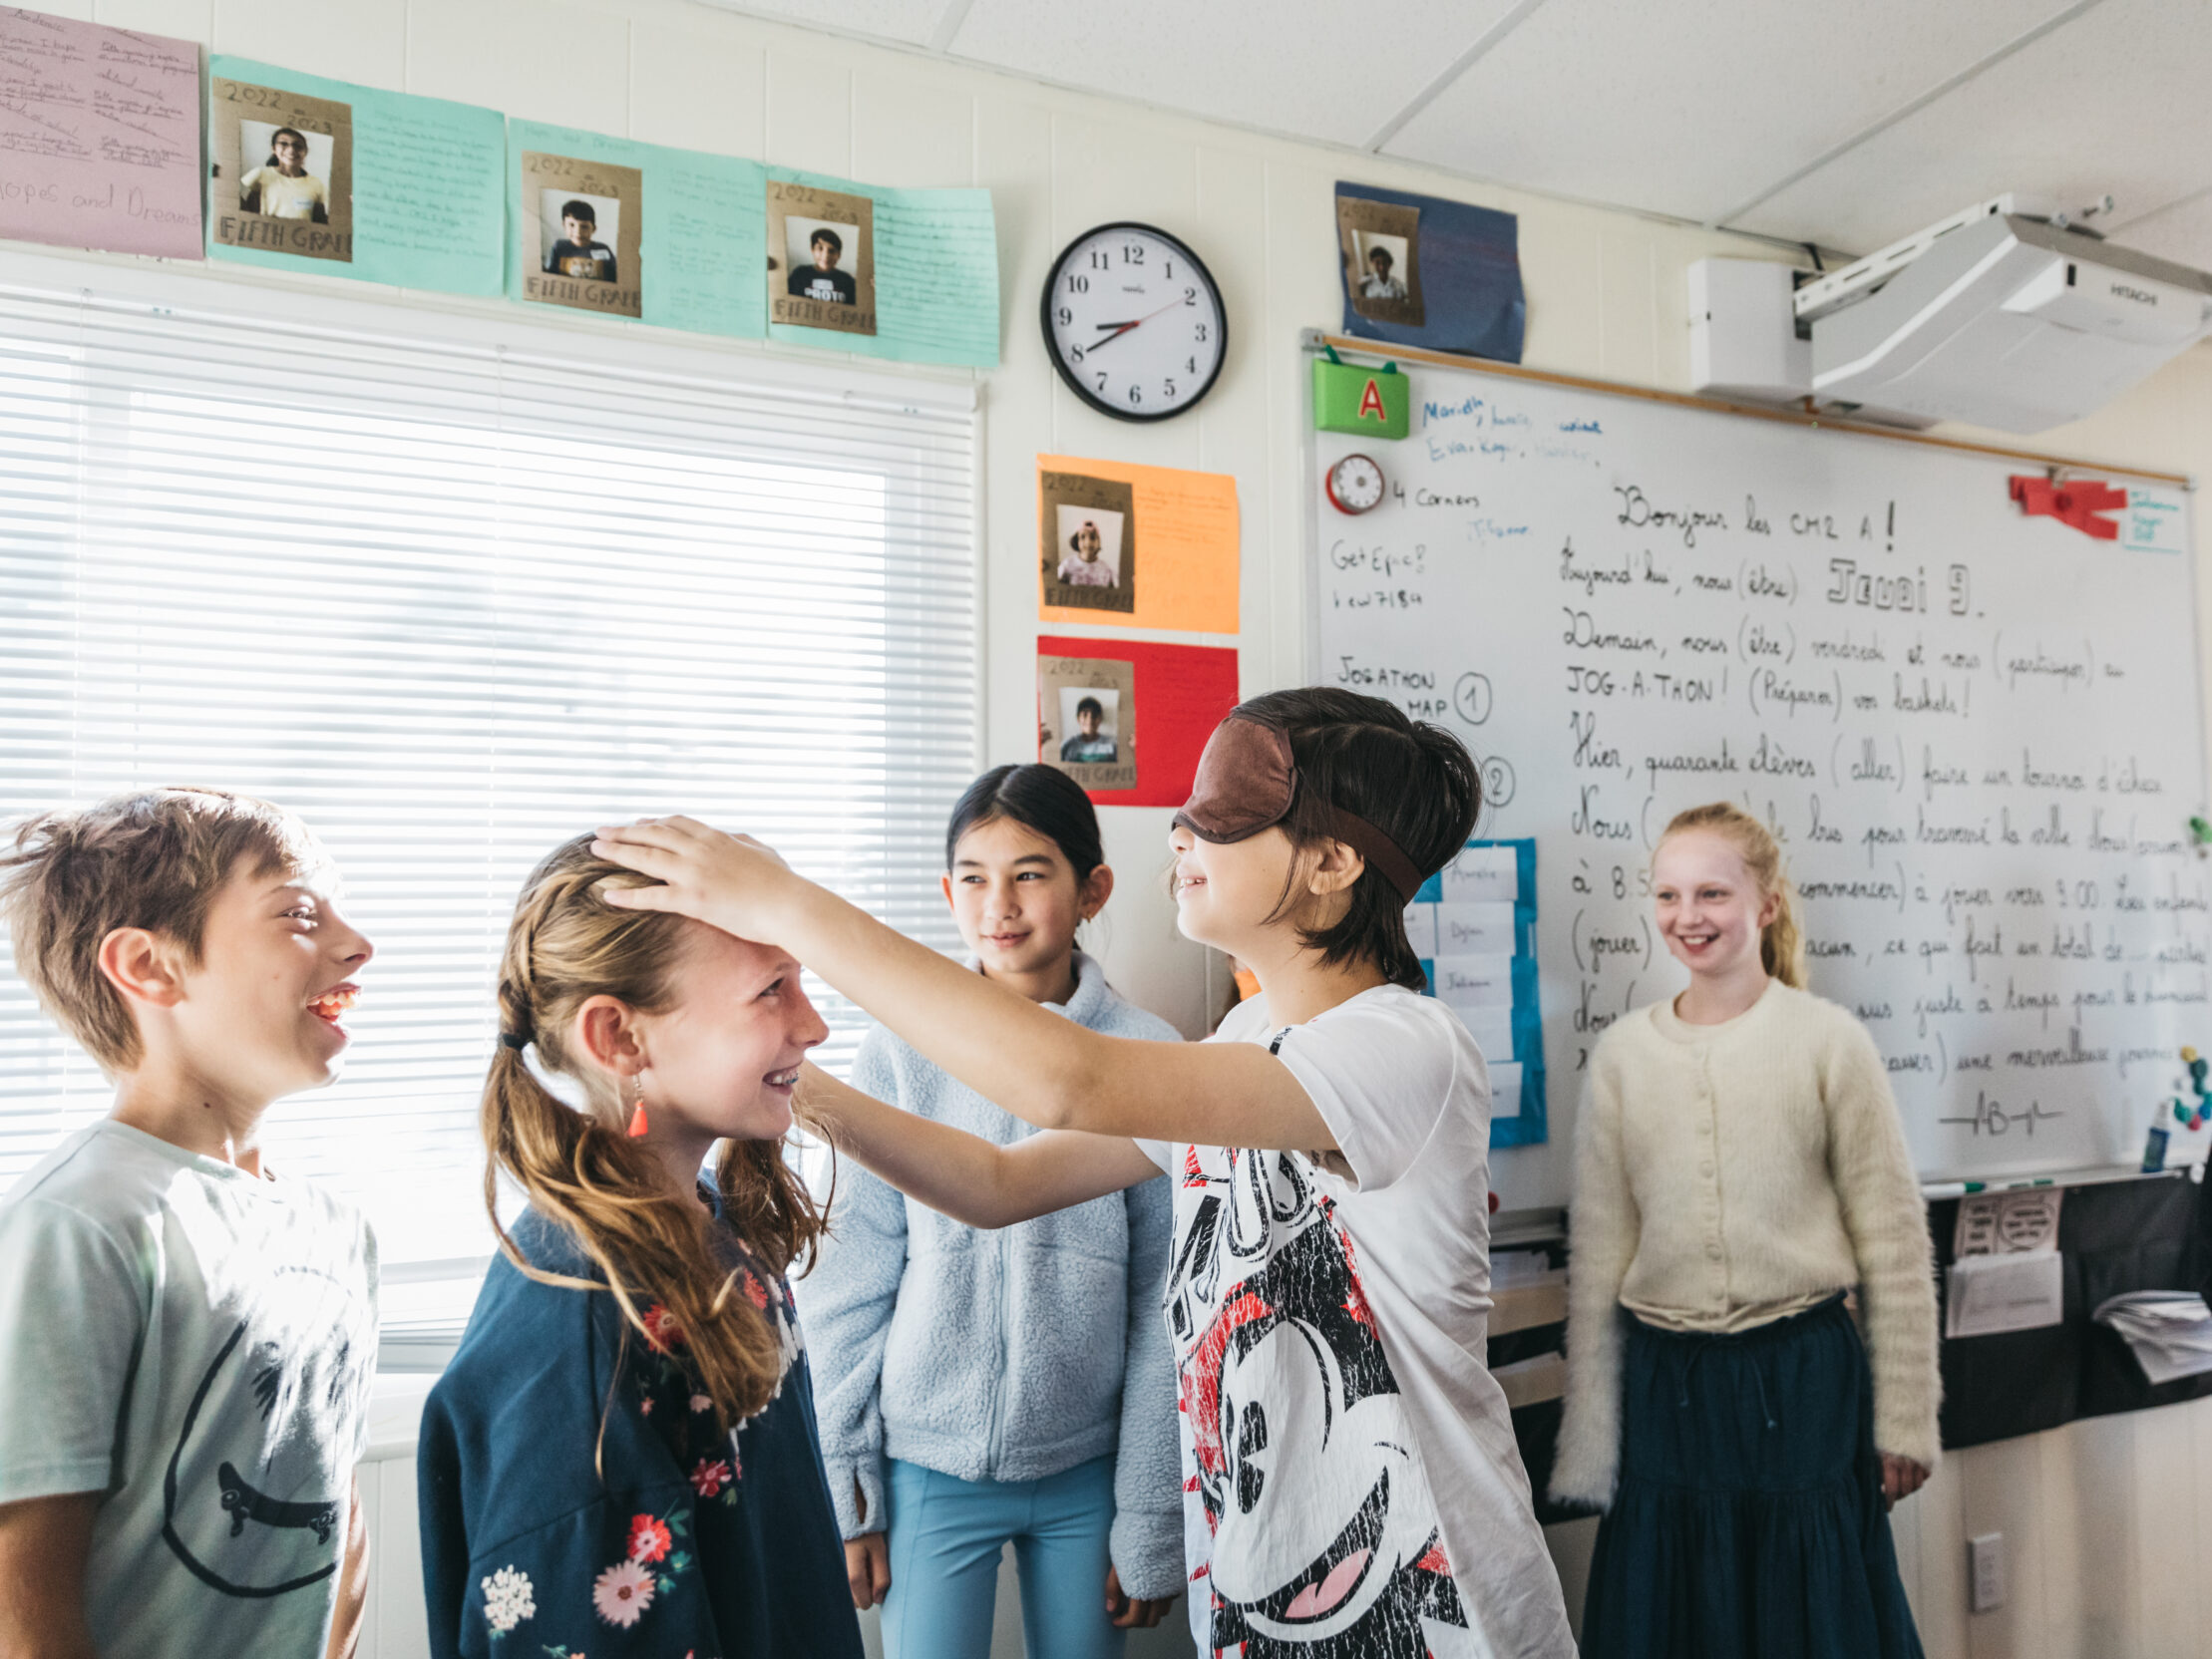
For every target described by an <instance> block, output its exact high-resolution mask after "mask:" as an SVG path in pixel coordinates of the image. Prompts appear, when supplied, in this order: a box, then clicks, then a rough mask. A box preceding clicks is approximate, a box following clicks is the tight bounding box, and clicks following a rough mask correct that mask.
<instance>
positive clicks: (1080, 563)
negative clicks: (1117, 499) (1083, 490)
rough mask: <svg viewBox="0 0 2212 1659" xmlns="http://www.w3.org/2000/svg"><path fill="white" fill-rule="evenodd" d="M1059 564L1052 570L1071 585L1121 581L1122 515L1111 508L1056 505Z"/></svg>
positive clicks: (1080, 585) (1074, 504) (1066, 503)
mask: <svg viewBox="0 0 2212 1659" xmlns="http://www.w3.org/2000/svg"><path fill="white" fill-rule="evenodd" d="M1057 510H1058V513H1059V520H1060V547H1061V557H1060V565H1059V568H1058V570H1057V571H1055V572H1054V574H1056V575H1057V576H1058V577H1059V579H1060V580H1061V581H1063V582H1065V583H1067V585H1068V586H1070V587H1116V586H1119V585H1120V583H1121V514H1120V513H1118V512H1116V511H1114V509H1113V508H1111V507H1103V506H1101V507H1090V506H1080V505H1077V504H1076V503H1074V502H1071V501H1062V502H1060V503H1059V505H1058V508H1057Z"/></svg>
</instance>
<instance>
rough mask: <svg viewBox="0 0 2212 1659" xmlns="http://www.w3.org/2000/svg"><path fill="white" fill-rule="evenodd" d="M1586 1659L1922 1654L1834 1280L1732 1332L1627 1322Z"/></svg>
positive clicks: (1910, 1658) (1901, 1657)
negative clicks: (1831, 1293) (1791, 1310)
mask: <svg viewBox="0 0 2212 1659" xmlns="http://www.w3.org/2000/svg"><path fill="white" fill-rule="evenodd" d="M1622 1372H1623V1375H1622V1395H1621V1480H1620V1486H1619V1490H1618V1491H1617V1492H1616V1493H1615V1494H1614V1499H1613V1507H1612V1508H1611V1509H1610V1510H1608V1511H1607V1513H1606V1516H1605V1518H1604V1519H1603V1520H1601V1521H1600V1522H1599V1523H1598V1547H1597V1553H1596V1555H1595V1556H1594V1557H1593V1558H1592V1560H1591V1565H1590V1597H1589V1600H1588V1601H1587V1602H1586V1603H1585V1605H1584V1609H1583V1629H1582V1651H1583V1653H1584V1655H1585V1659H1781V1656H1783V1655H1788V1656H1791V1659H1797V1656H1804V1659H1921V1647H1920V1636H1919V1633H1918V1632H1917V1631H1916V1630H1915V1629H1914V1628H1913V1614H1912V1609H1911V1608H1910V1607H1909V1606H1907V1605H1906V1602H1905V1586H1904V1584H1903V1582H1902V1581H1901V1580H1900V1579H1899V1578H1898V1576H1897V1551H1896V1548H1895V1546H1894V1545H1893V1544H1892V1543H1891V1541H1890V1522H1889V1515H1888V1514H1887V1513H1886V1512H1885V1511H1884V1509H1883V1507H1882V1466H1881V1458H1880V1456H1879V1455H1878V1454H1877V1452H1876V1451H1875V1446H1874V1384H1873V1378H1872V1376H1871V1375H1870V1374H1869V1373H1868V1370H1867V1363H1866V1350H1865V1348H1864V1347H1863V1346H1862V1345H1861V1344H1860V1341H1859V1331H1858V1327H1857V1326H1856V1325H1855V1324H1853V1323H1852V1320H1851V1315H1850V1313H1849V1311H1848V1310H1847V1309H1846V1308H1845V1307H1844V1305H1843V1297H1842V1296H1841V1295H1840V1294H1839V1295H1838V1296H1837V1297H1836V1298H1835V1299H1834V1300H1833V1301H1829V1302H1824V1303H1822V1304H1821V1305H1820V1306H1818V1307H1816V1308H1811V1309H1808V1310H1807V1311H1806V1312H1804V1313H1800V1314H1794V1315H1792V1316H1791V1317H1789V1318H1787V1319H1778V1320H1776V1321H1775V1322H1774V1323H1772V1324H1770V1325H1761V1326H1759V1327H1757V1328H1756V1329H1753V1330H1749V1331H1743V1332H1740V1333H1737V1334H1735V1335H1732V1336H1701V1335H1690V1334H1684V1333H1678V1332H1673V1331H1662V1330H1659V1329H1658V1328H1657V1327H1655V1326H1651V1325H1647V1324H1645V1323H1643V1322H1642V1321H1641V1320H1636V1319H1631V1320H1630V1321H1629V1338H1628V1353H1627V1356H1626V1361H1625V1363H1624V1365H1623V1367H1622Z"/></svg>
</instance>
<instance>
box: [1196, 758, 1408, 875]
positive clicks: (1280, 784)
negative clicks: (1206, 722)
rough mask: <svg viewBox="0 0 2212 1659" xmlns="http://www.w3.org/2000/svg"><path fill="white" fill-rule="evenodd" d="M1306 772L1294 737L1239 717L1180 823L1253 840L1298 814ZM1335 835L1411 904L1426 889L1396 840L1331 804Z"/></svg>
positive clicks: (1212, 835)
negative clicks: (1294, 752) (1295, 753)
mask: <svg viewBox="0 0 2212 1659" xmlns="http://www.w3.org/2000/svg"><path fill="white" fill-rule="evenodd" d="M1297 792H1298V769H1297V763H1296V762H1295V761H1294V760H1292V759H1291V757H1290V734H1288V733H1287V732H1285V731H1284V730H1283V729H1282V728H1281V727H1277V726H1270V725H1267V724H1265V723H1263V722H1261V721H1258V720H1254V719H1251V718H1250V717H1249V716H1246V715H1237V714H1233V715H1231V716H1230V717H1229V718H1228V719H1227V720H1224V721H1223V722H1222V723H1221V724H1220V725H1219V726H1217V727H1215V728H1214V735H1213V736H1212V737H1210V738H1208V739H1207V740H1206V751H1205V753H1204V754H1202V755H1200V756H1199V758H1198V776H1197V777H1196V778H1195V779H1193V780H1192V783H1191V799H1190V800H1189V801H1187V802H1185V803H1184V805H1183V810H1182V811H1181V812H1179V813H1177V814H1176V815H1175V822H1176V824H1177V825H1178V826H1179V827H1181V828H1182V829H1188V830H1190V832H1191V833H1192V834H1194V835H1196V836H1198V838H1199V839H1200V840H1203V841H1217V842H1231V841H1241V840H1247V839H1250V838H1251V837H1252V836H1254V835H1257V834H1259V833H1260V831H1261V830H1263V829H1270V828H1272V827H1273V826H1275V825H1278V824H1281V823H1282V822H1283V821H1284V820H1285V819H1287V818H1289V817H1290V807H1291V804H1292V803H1293V802H1295V801H1296V800H1297ZM1323 810H1324V812H1325V815H1326V818H1327V829H1328V833H1329V834H1331V835H1333V836H1335V838H1336V839H1338V840H1340V841H1342V842H1343V843H1344V844H1345V845H1346V846H1350V847H1354V848H1356V849H1357V850H1358V852H1359V854H1360V856H1362V857H1363V858H1365V859H1366V860H1367V861H1368V862H1369V863H1371V864H1373V865H1374V866H1375V868H1377V869H1379V870H1380V871H1382V873H1383V875H1384V876H1385V877H1386V878H1387V879H1388V880H1389V882H1390V884H1391V885H1392V886H1393V887H1395V888H1397V889H1398V892H1399V894H1400V895H1401V896H1402V897H1403V898H1404V899H1405V901H1406V902H1407V903H1408V904H1410V903H1412V902H1413V895H1414V894H1415V893H1417V892H1419V891H1420V890H1421V872H1420V871H1419V870H1418V869H1417V868H1415V867H1414V864H1413V860H1412V859H1410V858H1408V857H1407V856H1406V855H1405V851H1404V849H1403V848H1402V847H1400V846H1399V845H1398V843H1397V842H1396V841H1394V840H1392V839H1391V838H1390V837H1389V836H1388V835H1386V834H1384V833H1383V832H1382V831H1381V830H1380V829H1376V828H1375V827H1374V826H1373V825H1371V824H1369V823H1368V822H1367V821H1366V820H1365V819H1363V818H1360V817H1359V816H1358V815H1357V814H1354V813H1347V812H1345V811H1344V810H1343V809H1342V808H1341V807H1337V806H1335V805H1333V804H1323Z"/></svg>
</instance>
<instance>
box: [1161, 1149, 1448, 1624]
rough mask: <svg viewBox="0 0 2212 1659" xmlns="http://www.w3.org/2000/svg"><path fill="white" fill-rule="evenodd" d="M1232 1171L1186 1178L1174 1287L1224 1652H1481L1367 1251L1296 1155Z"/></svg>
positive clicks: (1237, 1159)
mask: <svg viewBox="0 0 2212 1659" xmlns="http://www.w3.org/2000/svg"><path fill="white" fill-rule="evenodd" d="M1216 1161H1226V1163H1227V1170H1226V1177H1225V1176H1223V1175H1218V1174H1215V1173H1213V1172H1212V1170H1211V1169H1209V1168H1207V1167H1206V1166H1204V1165H1202V1164H1201V1163H1200V1162H1199V1160H1198V1157H1197V1155H1196V1150H1195V1149H1194V1150H1193V1153H1192V1155H1191V1157H1190V1159H1189V1161H1188V1162H1187V1163H1186V1168H1185V1174H1184V1179H1183V1186H1184V1188H1185V1191H1184V1192H1183V1194H1182V1202H1180V1203H1179V1204H1178V1221H1179V1223H1186V1224H1182V1225H1179V1227H1178V1232H1179V1234H1180V1235H1181V1236H1180V1239H1179V1246H1180V1247H1179V1249H1178V1260H1177V1263H1176V1268H1175V1272H1174V1275H1173V1277H1172V1278H1171V1281H1170V1286H1169V1294H1170V1308H1169V1323H1170V1326H1171V1328H1173V1329H1174V1331H1175V1334H1176V1337H1177V1341H1178V1347H1179V1351H1180V1356H1181V1357H1180V1363H1179V1369H1180V1372H1181V1387H1182V1408H1183V1412H1184V1418H1185V1422H1186V1424H1187V1425H1188V1431H1187V1432H1188V1434H1189V1437H1190V1443H1191V1451H1192V1453H1193V1455H1194V1461H1195V1463H1196V1468H1197V1475H1196V1487H1197V1496H1198V1498H1199V1501H1200V1503H1201V1504H1202V1506H1203V1512H1204V1516H1205V1520H1206V1524H1207V1526H1208V1529H1209V1530H1210V1532H1211V1533H1212V1537H1213V1548H1212V1553H1211V1557H1210V1560H1209V1565H1208V1570H1207V1574H1206V1576H1207V1578H1208V1580H1209V1581H1210V1583H1211V1586H1212V1595H1213V1599H1212V1628H1211V1632H1210V1638H1209V1641H1210V1646H1211V1647H1212V1648H1213V1650H1214V1651H1216V1652H1221V1651H1224V1650H1228V1651H1233V1652H1234V1651H1239V1650H1240V1645H1241V1652H1242V1654H1243V1655H1244V1659H1270V1656H1277V1655H1281V1656H1285V1659H1352V1656H1354V1655H1357V1656H1359V1659H1379V1656H1384V1655H1388V1656H1397V1655H1404V1656H1406V1659H1422V1656H1425V1655H1434V1656H1435V1659H1451V1656H1455V1655H1459V1654H1469V1655H1472V1654H1474V1653H1476V1652H1478V1651H1480V1650H1479V1648H1478V1645H1477V1640H1476V1637H1475V1634H1474V1632H1473V1631H1472V1630H1471V1629H1470V1628H1469V1626H1468V1619H1467V1615H1466V1612H1465V1610H1464V1608H1463V1607H1462V1606H1461V1603H1460V1599H1459V1591H1458V1586H1457V1585H1456V1584H1455V1583H1454V1581H1453V1579H1452V1575H1451V1568H1450V1566H1449V1564H1448V1562H1447V1560H1446V1557H1445V1554H1444V1549H1443V1545H1442V1541H1441V1538H1440V1536H1439V1534H1438V1530H1437V1522H1436V1504H1435V1500H1434V1497H1433V1495H1432V1494H1431V1493H1430V1491H1429V1487H1428V1482H1427V1478H1426V1476H1425V1475H1424V1473H1423V1471H1422V1468H1421V1465H1420V1462H1419V1460H1418V1458H1417V1456H1416V1455H1415V1452H1414V1449H1413V1436H1412V1430H1411V1427H1410V1425H1409V1424H1408V1423H1407V1421H1406V1416H1405V1411H1404V1405H1403V1402H1402V1400H1401V1398H1400V1396H1399V1393H1398V1387H1397V1382H1396V1379H1395V1377H1394V1376H1393V1375H1392V1373H1391V1370H1390V1364H1389V1360H1388V1358H1387V1357H1386V1356H1385V1355H1384V1353H1383V1350H1382V1343H1381V1340H1380V1338H1379V1336H1378V1335H1377V1333H1376V1330H1375V1322H1374V1315H1373V1313H1372V1312H1371V1311H1370V1310H1369V1308H1368V1306H1367V1301H1366V1297H1365V1296H1364V1294H1363V1293H1362V1292H1361V1290H1360V1287H1359V1278H1358V1273H1357V1271H1356V1268H1355V1265H1354V1261H1353V1256H1352V1250H1351V1245H1350V1241H1349V1239H1348V1238H1347V1237H1346V1236H1345V1234H1344V1233H1343V1232H1342V1230H1341V1229H1340V1228H1339V1227H1338V1226H1337V1225H1336V1223H1335V1219H1334V1216H1333V1214H1332V1213H1331V1210H1330V1207H1329V1205H1328V1203H1327V1202H1326V1200H1325V1199H1322V1200H1317V1199H1316V1198H1315V1197H1314V1195H1313V1191H1312V1186H1311V1182H1310V1179H1309V1178H1308V1171H1307V1170H1306V1168H1305V1167H1304V1166H1303V1164H1302V1161H1300V1160H1298V1159H1297V1158H1295V1157H1294V1156H1293V1155H1290V1154H1286V1153H1255V1152H1246V1151H1229V1152H1227V1153H1215V1154H1212V1155H1211V1156H1210V1158H1209V1160H1208V1162H1209V1163H1214V1162H1216ZM1201 1193H1203V1195H1200V1194H1201ZM1247 1264H1249V1266H1250V1268H1251V1270H1250V1271H1246V1272H1244V1273H1243V1274H1242V1276H1240V1277H1238V1278H1237V1279H1236V1282H1235V1283H1234V1284H1231V1285H1230V1286H1229V1287H1228V1288H1227V1289H1226V1290H1221V1291H1220V1293H1219V1295H1218V1296H1216V1295H1214V1294H1209V1292H1212V1291H1215V1290H1216V1289H1217V1288H1218V1287H1219V1286H1220V1284H1221V1281H1222V1280H1223V1279H1225V1278H1227V1277H1229V1276H1230V1275H1231V1274H1232V1273H1235V1272H1237V1270H1238V1269H1239V1268H1240V1267H1244V1266H1246V1265H1247ZM1225 1267H1226V1268H1227V1269H1228V1271H1226V1272H1225V1271H1224V1269H1225Z"/></svg>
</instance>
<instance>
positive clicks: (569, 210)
mask: <svg viewBox="0 0 2212 1659" xmlns="http://www.w3.org/2000/svg"><path fill="white" fill-rule="evenodd" d="M560 216H561V217H562V218H564V219H574V220H575V221H576V222H577V223H578V224H588V225H590V226H591V227H592V228H593V229H594V230H595V229H597V228H598V224H599V215H598V214H596V213H594V212H593V211H592V210H591V203H590V202H588V201H563V202H562V203H561V204H560Z"/></svg>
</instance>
